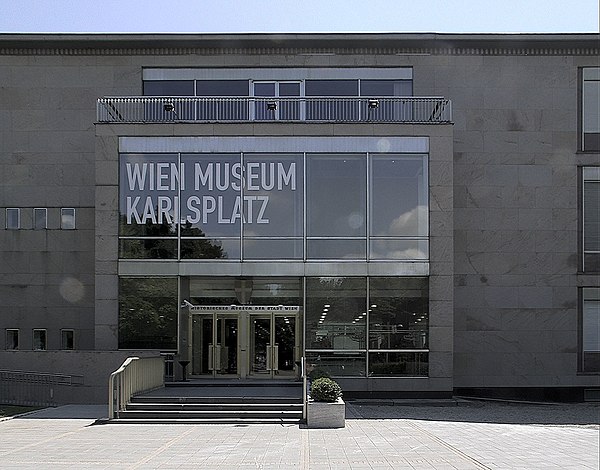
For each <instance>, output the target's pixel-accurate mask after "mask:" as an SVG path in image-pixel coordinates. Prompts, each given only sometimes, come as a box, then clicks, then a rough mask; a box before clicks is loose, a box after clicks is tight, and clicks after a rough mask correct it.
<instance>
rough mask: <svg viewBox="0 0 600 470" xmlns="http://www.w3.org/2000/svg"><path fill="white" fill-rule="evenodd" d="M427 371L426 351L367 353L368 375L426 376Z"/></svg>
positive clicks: (427, 358)
mask: <svg viewBox="0 0 600 470" xmlns="http://www.w3.org/2000/svg"><path fill="white" fill-rule="evenodd" d="M428 371H429V354H428V353H417V352H377V353H373V352H372V353H369V376H372V377H391V376H404V377H426V376H427V375H428Z"/></svg>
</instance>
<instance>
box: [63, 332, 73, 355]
mask: <svg viewBox="0 0 600 470" xmlns="http://www.w3.org/2000/svg"><path fill="white" fill-rule="evenodd" d="M73 338H74V331H73V330H61V331H60V349H65V350H69V351H70V350H72V349H74V341H73Z"/></svg>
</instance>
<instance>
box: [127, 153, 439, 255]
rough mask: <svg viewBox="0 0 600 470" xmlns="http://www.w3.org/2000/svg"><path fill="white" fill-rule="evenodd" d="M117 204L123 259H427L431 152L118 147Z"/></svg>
mask: <svg viewBox="0 0 600 470" xmlns="http://www.w3.org/2000/svg"><path fill="white" fill-rule="evenodd" d="M367 167H369V171H367ZM305 169H306V175H305V174H304V172H305ZM368 188H369V189H368ZM305 191H306V194H305ZM119 208H120V217H119V247H120V252H119V253H120V257H121V258H125V259H222V260H244V259H246V260H367V259H370V260H410V261H421V260H427V259H428V251H429V250H428V180H427V156H426V155H412V154H369V155H368V154H366V153H243V154H242V153H184V154H160V153H156V154H122V155H121V160H120V196H119Z"/></svg>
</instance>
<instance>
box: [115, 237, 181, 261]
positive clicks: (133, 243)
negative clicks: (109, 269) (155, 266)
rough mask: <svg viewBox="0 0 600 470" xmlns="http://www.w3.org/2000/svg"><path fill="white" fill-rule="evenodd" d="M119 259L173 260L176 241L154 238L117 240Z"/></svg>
mask: <svg viewBox="0 0 600 470" xmlns="http://www.w3.org/2000/svg"><path fill="white" fill-rule="evenodd" d="M119 258H122V259H175V258H177V240H176V239H172V238H171V239H162V240H160V239H159V240H157V239H154V238H145V239H143V238H138V239H129V238H128V239H121V240H119Z"/></svg>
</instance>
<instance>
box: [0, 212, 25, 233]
mask: <svg viewBox="0 0 600 470" xmlns="http://www.w3.org/2000/svg"><path fill="white" fill-rule="evenodd" d="M11 211H16V214H17V226H16V227H11V226H9V216H8V214H9V212H11ZM4 212H5V223H4V228H5V229H6V230H20V229H21V209H20V208H19V207H7V208H6V210H5V211H4Z"/></svg>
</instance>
